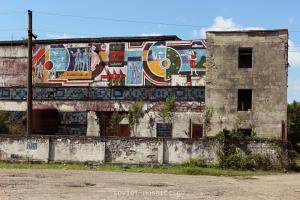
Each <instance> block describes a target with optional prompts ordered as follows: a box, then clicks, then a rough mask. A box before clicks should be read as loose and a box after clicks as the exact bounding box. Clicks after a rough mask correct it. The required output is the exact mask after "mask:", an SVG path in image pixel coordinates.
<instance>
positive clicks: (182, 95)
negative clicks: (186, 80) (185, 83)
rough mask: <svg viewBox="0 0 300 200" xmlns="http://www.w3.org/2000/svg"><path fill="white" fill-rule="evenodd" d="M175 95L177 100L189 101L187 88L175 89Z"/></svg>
mask: <svg viewBox="0 0 300 200" xmlns="http://www.w3.org/2000/svg"><path fill="white" fill-rule="evenodd" d="M173 94H174V96H175V97H176V100H181V101H184V100H187V88H180V87H178V88H173Z"/></svg>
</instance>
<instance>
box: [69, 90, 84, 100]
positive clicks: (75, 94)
mask: <svg viewBox="0 0 300 200" xmlns="http://www.w3.org/2000/svg"><path fill="white" fill-rule="evenodd" d="M65 94H66V98H67V99H69V100H85V99H88V90H87V89H86V88H66V89H65Z"/></svg>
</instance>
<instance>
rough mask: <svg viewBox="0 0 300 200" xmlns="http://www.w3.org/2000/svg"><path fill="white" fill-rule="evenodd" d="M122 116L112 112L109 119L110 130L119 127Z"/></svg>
mask: <svg viewBox="0 0 300 200" xmlns="http://www.w3.org/2000/svg"><path fill="white" fill-rule="evenodd" d="M122 119H123V116H122V115H121V114H119V113H118V112H113V114H112V115H111V119H110V125H109V128H110V130H112V131H114V130H116V129H117V128H118V127H119V124H120V122H121V121H122Z"/></svg>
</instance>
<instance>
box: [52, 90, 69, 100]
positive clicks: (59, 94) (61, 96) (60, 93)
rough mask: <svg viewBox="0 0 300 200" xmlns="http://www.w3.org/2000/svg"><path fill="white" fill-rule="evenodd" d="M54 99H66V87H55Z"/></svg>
mask: <svg viewBox="0 0 300 200" xmlns="http://www.w3.org/2000/svg"><path fill="white" fill-rule="evenodd" d="M53 92H54V99H67V96H66V88H55V90H54V91H53Z"/></svg>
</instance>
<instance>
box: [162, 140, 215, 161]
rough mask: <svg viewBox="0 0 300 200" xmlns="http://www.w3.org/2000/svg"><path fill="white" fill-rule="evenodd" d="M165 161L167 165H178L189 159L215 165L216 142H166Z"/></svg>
mask: <svg viewBox="0 0 300 200" xmlns="http://www.w3.org/2000/svg"><path fill="white" fill-rule="evenodd" d="M166 141H167V142H166V148H165V161H166V162H167V163H169V164H180V163H184V162H186V161H188V160H190V159H203V160H206V161H207V162H213V163H217V162H218V159H217V154H216V151H217V149H218V148H219V145H218V142H216V141H213V140H208V139H204V140H189V139H173V140H166Z"/></svg>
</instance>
